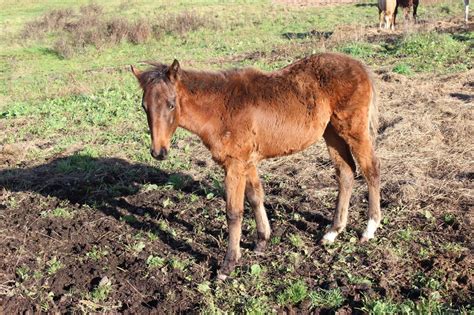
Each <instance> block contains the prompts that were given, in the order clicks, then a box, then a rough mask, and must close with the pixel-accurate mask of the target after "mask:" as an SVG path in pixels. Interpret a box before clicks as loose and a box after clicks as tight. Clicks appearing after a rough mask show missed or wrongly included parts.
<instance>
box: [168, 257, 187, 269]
mask: <svg viewBox="0 0 474 315" xmlns="http://www.w3.org/2000/svg"><path fill="white" fill-rule="evenodd" d="M169 265H170V266H171V268H173V269H177V270H181V271H183V270H184V269H186V267H187V266H188V265H189V261H187V260H181V259H179V258H171V259H170V260H169Z"/></svg>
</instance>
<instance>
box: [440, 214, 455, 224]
mask: <svg viewBox="0 0 474 315" xmlns="http://www.w3.org/2000/svg"><path fill="white" fill-rule="evenodd" d="M443 221H444V223H446V224H447V225H452V224H453V223H454V222H455V221H456V216H455V215H454V214H452V213H449V212H448V213H445V214H444V215H443Z"/></svg>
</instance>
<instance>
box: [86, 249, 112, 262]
mask: <svg viewBox="0 0 474 315" xmlns="http://www.w3.org/2000/svg"><path fill="white" fill-rule="evenodd" d="M108 254H109V251H108V250H106V249H101V248H99V247H97V246H93V247H92V249H91V250H90V251H88V252H87V253H86V257H87V258H89V259H92V260H94V261H100V260H101V259H102V258H104V257H105V256H107V255H108Z"/></svg>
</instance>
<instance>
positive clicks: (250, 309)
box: [243, 296, 272, 315]
mask: <svg viewBox="0 0 474 315" xmlns="http://www.w3.org/2000/svg"><path fill="white" fill-rule="evenodd" d="M267 300H268V298H267V297H266V296H259V297H250V298H248V299H246V301H245V303H244V309H243V311H244V314H248V315H264V314H271V313H272V311H271V308H270V306H269V305H268V304H267Z"/></svg>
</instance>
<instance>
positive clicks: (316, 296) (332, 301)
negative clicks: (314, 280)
mask: <svg viewBox="0 0 474 315" xmlns="http://www.w3.org/2000/svg"><path fill="white" fill-rule="evenodd" d="M309 298H310V300H311V307H312V308H327V309H337V308H338V307H340V306H341V305H342V304H343V303H344V300H345V298H344V295H343V294H342V292H341V290H340V289H339V288H336V289H329V290H322V289H321V290H318V291H312V292H310V293H309Z"/></svg>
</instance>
